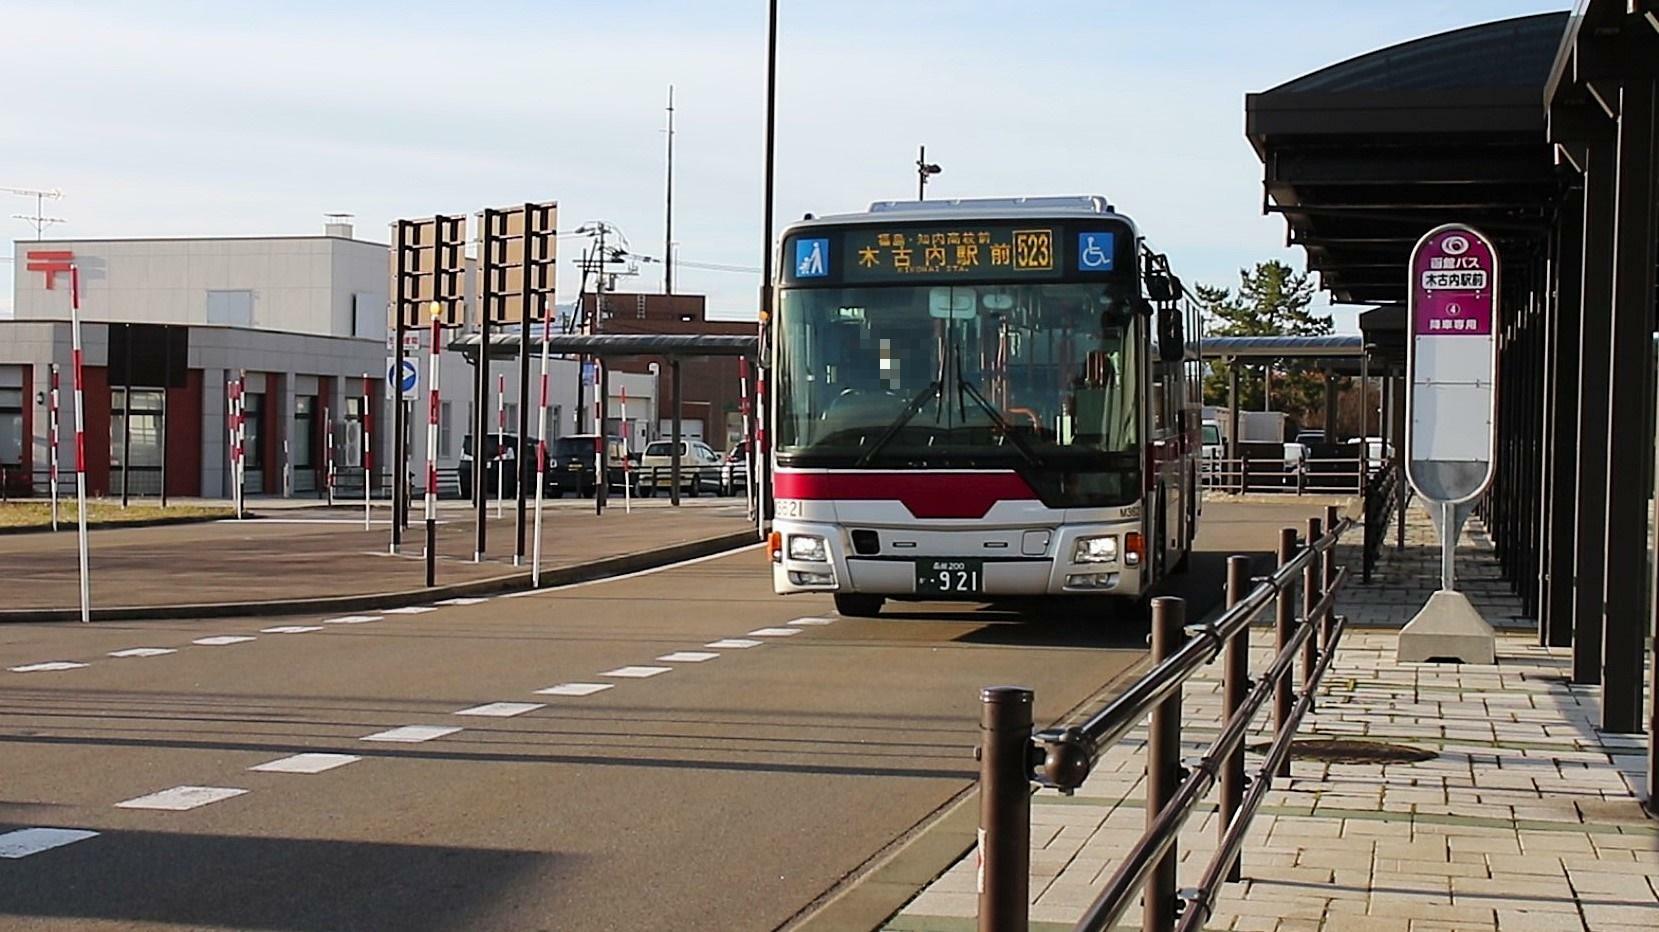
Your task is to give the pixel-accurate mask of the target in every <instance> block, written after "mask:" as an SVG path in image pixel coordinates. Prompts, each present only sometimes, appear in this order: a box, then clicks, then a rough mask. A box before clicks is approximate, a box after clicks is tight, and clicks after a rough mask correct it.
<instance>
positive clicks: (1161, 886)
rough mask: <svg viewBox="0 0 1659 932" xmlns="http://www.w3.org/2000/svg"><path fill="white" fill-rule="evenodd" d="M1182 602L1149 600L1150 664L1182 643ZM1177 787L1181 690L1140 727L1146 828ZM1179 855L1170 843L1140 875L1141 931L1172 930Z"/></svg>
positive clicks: (1176, 690)
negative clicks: (1143, 742) (1143, 743)
mask: <svg viewBox="0 0 1659 932" xmlns="http://www.w3.org/2000/svg"><path fill="white" fill-rule="evenodd" d="M1186 620H1187V612H1186V603H1185V602H1183V601H1182V600H1180V599H1177V598H1171V597H1169V596H1159V597H1158V598H1155V599H1153V600H1152V660H1153V662H1154V663H1162V662H1163V661H1164V660H1165V659H1167V658H1168V657H1169V656H1170V655H1171V654H1173V653H1175V652H1176V651H1177V650H1179V649H1180V647H1181V645H1182V644H1183V643H1184V642H1185V641H1186V639H1187V636H1186V633H1185V630H1184V629H1185V626H1186ZM1180 785H1181V690H1180V689H1179V688H1177V689H1175V690H1174V691H1173V692H1171V693H1170V694H1169V698H1167V699H1165V700H1164V701H1163V702H1160V703H1159V704H1158V705H1157V706H1155V707H1153V709H1152V718H1151V721H1150V722H1148V723H1147V727H1146V825H1147V828H1149V829H1150V828H1151V827H1152V826H1153V825H1155V824H1156V823H1157V821H1158V813H1159V812H1160V811H1162V810H1163V808H1164V807H1165V806H1167V805H1169V801H1170V799H1171V798H1173V797H1174V796H1175V791H1176V790H1177V789H1178V788H1179V787H1180ZM1179 861H1180V852H1179V850H1178V849H1177V847H1176V843H1175V842H1173V841H1172V842H1170V845H1169V850H1168V851H1167V852H1165V853H1164V856H1163V859H1162V860H1160V861H1158V863H1156V864H1154V865H1153V866H1152V867H1151V868H1150V869H1148V870H1147V872H1146V886H1145V887H1144V888H1142V892H1141V930H1142V932H1163V930H1166V929H1172V928H1174V927H1175V865H1176V864H1177V863H1179Z"/></svg>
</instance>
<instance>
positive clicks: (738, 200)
mask: <svg viewBox="0 0 1659 932" xmlns="http://www.w3.org/2000/svg"><path fill="white" fill-rule="evenodd" d="M780 6H781V8H782V12H781V16H780V26H779V78H778V93H779V119H778V153H777V156H778V176H777V205H778V209H777V217H778V222H779V225H780V226H781V225H782V224H783V223H785V222H787V221H788V220H790V219H793V218H797V217H799V216H800V215H801V214H802V213H803V212H806V211H812V212H815V213H830V212H838V211H845V210H849V209H857V208H860V207H862V206H863V205H864V204H866V203H867V202H869V201H871V200H874V199H881V198H891V197H908V196H911V195H912V194H913V193H914V187H915V174H914V166H913V163H914V160H915V158H916V146H917V145H918V144H926V145H927V147H928V156H929V160H930V161H935V162H938V163H940V164H941V165H943V167H944V173H943V174H941V175H939V176H938V177H937V178H936V179H935V180H934V182H933V183H932V184H931V185H930V186H929V193H930V195H931V196H937V197H956V196H961V197H968V196H981V195H1013V194H1078V193H1091V194H1094V193H1097V194H1104V195H1106V196H1107V197H1109V198H1110V199H1111V200H1112V201H1113V202H1114V203H1116V204H1117V206H1118V207H1119V208H1120V209H1121V210H1123V211H1124V212H1125V213H1128V214H1130V215H1131V216H1134V217H1135V218H1136V219H1137V221H1138V222H1139V223H1140V225H1141V227H1142V230H1143V231H1144V232H1145V233H1146V234H1147V235H1148V237H1149V238H1150V239H1151V240H1152V241H1153V243H1154V245H1155V246H1157V248H1160V249H1162V250H1164V251H1167V252H1168V253H1169V254H1170V256H1171V258H1172V260H1173V261H1174V263H1175V266H1176V270H1177V272H1178V273H1179V274H1181V275H1182V276H1183V277H1184V278H1185V279H1186V280H1187V281H1188V282H1189V283H1192V282H1197V281H1202V282H1206V283H1211V284H1227V285H1231V284H1234V283H1235V282H1236V279H1237V272H1238V269H1239V268H1240V267H1242V266H1245V265H1248V264H1251V263H1253V262H1256V261H1259V260H1263V259H1268V258H1274V257H1278V258H1282V259H1285V260H1286V261H1288V262H1291V263H1292V264H1293V265H1294V266H1296V267H1297V268H1301V267H1302V265H1303V263H1304V258H1303V256H1302V254H1301V252H1300V250H1287V249H1285V248H1284V226H1283V222H1282V221H1281V220H1280V219H1279V218H1277V217H1264V216H1262V215H1261V212H1260V201H1261V176H1262V170H1261V164H1260V162H1259V161H1257V159H1256V157H1255V155H1254V153H1253V151H1252V150H1251V149H1250V146H1249V145H1248V143H1247V142H1246V141H1245V139H1244V135H1243V126H1244V95H1245V94H1246V93H1247V92H1250V91H1258V90H1265V89H1267V88H1269V87H1272V86H1274V85H1276V84H1279V83H1281V82H1283V81H1286V80H1289V79H1291V78H1293V77H1296V76H1297V75H1300V74H1303V73H1305V72H1307V71H1311V70H1314V69H1316V68H1319V67H1322V66H1324V65H1327V64H1330V63H1333V62H1336V61H1340V60H1342V59H1344V58H1348V57H1351V56H1353V55H1356V54H1360V53H1363V52H1366V51H1370V50H1372V49H1376V48H1380V47H1382V46H1385V45H1389V44H1392V43H1395V42H1399V41H1403V40H1406V39H1411V38H1415V37H1418V36H1423V35H1428V34H1432V33H1435V32H1440V31H1443V30H1446V29H1451V28H1455V27H1458V26H1465V25H1470V24H1473V23H1478V22H1483V21H1487V20H1491V19H1499V18H1504V17H1509V16H1518V15H1524V14H1528V13H1537V12H1543V11H1547V10H1559V9H1566V8H1567V7H1568V6H1569V3H1568V0H1459V2H1458V3H1455V4H1454V3H1445V2H1443V0H1441V2H1428V0H1390V2H1386V3H1383V2H1373V0H1366V2H1363V3H1360V2H1352V0H1349V2H1339V3H1332V2H1329V0H1324V2H1302V0H1281V2H1272V3H1267V2H1255V3H1240V2H1236V0H1235V2H1209V0H1189V2H1186V3H1172V2H1145V0H1134V2H1128V0H1094V2H1082V0H1079V2H1072V0H1040V2H1030V3H1025V4H1012V3H1006V2H990V0H986V2H974V0H960V2H958V3H956V4H944V3H937V2H922V0H914V2H906V0H888V2H879V0H837V2H827V0H821V2H815V3H814V2H805V0H782V2H781V3H780ZM4 7H5V9H4V11H3V16H0V22H4V23H5V24H6V26H5V29H4V30H0V84H3V86H5V87H8V88H11V89H12V94H10V95H9V97H8V100H7V103H6V105H5V112H6V118H5V119H4V120H0V152H3V153H5V157H4V158H3V159H0V185H6V186H15V187H29V188H60V189H62V190H63V192H64V194H65V196H64V198H63V199H62V200H59V201H56V202H48V213H49V214H53V215H56V216H61V217H64V218H65V219H66V220H67V221H68V222H67V223H64V224H61V225H57V226H54V227H52V228H51V229H50V230H49V232H48V235H57V236H63V237H96V236H165V235H194V234H201V235H232V234H243V235H246V234H261V233H307V232H311V231H314V230H320V225H321V223H322V222H323V221H322V214H323V213H324V212H327V211H345V212H350V213H354V214H356V215H357V224H358V231H359V235H360V236H362V237H364V238H372V239H377V240H381V241H384V239H385V229H386V224H387V222H388V221H390V220H392V219H395V218H397V217H400V216H423V215H430V214H432V213H435V212H445V213H460V212H471V211H475V210H477V209H479V208H481V207H484V206H493V205H504V204H510V203H514V202H522V201H524V200H544V199H554V200H558V201H559V202H560V227H561V228H562V229H567V230H568V229H573V228H574V227H576V226H577V225H578V224H579V223H581V222H583V221H586V220H591V219H595V218H602V219H605V220H608V221H611V222H612V223H615V224H616V225H618V226H619V227H621V229H622V230H623V231H624V232H625V233H626V234H627V235H628V238H629V240H630V242H631V244H632V246H633V248H634V250H635V251H636V252H638V253H642V254H646V255H651V256H659V255H661V253H662V240H663V219H662V210H663V204H662V196H663V190H662V188H663V158H664V153H663V142H664V136H663V133H662V125H663V112H662V108H663V104H664V97H665V94H666V88H667V86H668V85H669V84H670V83H673V84H674V85H675V86H676V92H675V93H676V104H677V107H678V130H679V132H678V134H677V136H676V154H675V167H676V172H675V174H676V182H675V231H674V238H675V241H676V243H677V244H678V254H679V255H680V257H681V258H682V259H683V260H688V261H691V262H701V263H711V264H720V265H730V266H742V267H750V268H753V267H758V266H759V264H760V254H761V252H760V251H761V245H760V220H761V165H762V161H761V139H762V117H763V100H764V96H763V95H764V77H765V73H764V64H765V63H764V53H765V15H766V13H765V7H766V4H765V3H764V0H750V2H744V3H731V2H715V0H703V2H696V3H684V2H681V3H669V2H651V0H632V2H630V0H613V2H608V3H596V2H576V0H546V2H540V3H523V2H515V3H482V4H476V5H473V6H470V7H467V6H463V5H462V4H456V3H446V4H429V3H421V2H399V3H382V2H356V3H340V2H334V3H319V2H310V0H303V2H285V3H279V4H266V5H260V6H258V7H255V6H253V5H248V4H240V3H236V4H227V3H183V2H163V0H151V2H146V3H142V4H134V3H94V2H74V0H51V2H27V0H25V2H15V0H7V2H5V3H4ZM0 206H4V207H6V208H8V209H7V210H4V211H0V217H4V218H5V219H4V220H3V221H0V222H4V223H5V224H6V227H5V229H6V232H7V238H8V239H11V238H16V239H30V238H32V237H33V232H32V230H31V229H30V227H29V226H28V225H27V224H26V223H24V222H23V221H20V220H12V219H10V218H9V215H11V214H13V213H25V212H28V211H30V210H32V208H33V202H32V201H25V200H23V199H21V198H11V197H6V198H4V199H3V203H0ZM565 243H566V244H569V245H570V246H571V247H574V245H575V243H574V241H571V240H566V241H565ZM573 252H574V249H573V248H572V249H571V253H569V254H573ZM8 253H9V251H8ZM11 272H12V270H11V264H10V263H0V315H3V314H5V313H7V312H9V308H10V304H11ZM641 273H642V274H641V276H640V278H639V279H638V282H637V285H638V286H639V287H641V288H644V289H656V288H659V287H660V286H661V268H660V266H654V265H645V266H642V267H641ZM559 284H560V292H561V300H568V299H569V298H570V296H571V294H572V292H573V291H574V288H575V285H576V275H575V274H574V270H573V268H572V267H571V266H570V264H569V263H568V262H566V263H562V265H561V268H560V270H559ZM677 285H678V288H679V290H695V291H702V292H705V293H707V294H708V295H709V296H710V307H711V309H712V310H713V311H714V312H716V313H719V314H721V315H722V316H744V315H752V313H753V304H754V300H755V295H756V293H757V290H758V286H759V277H758V275H754V274H743V273H733V272H720V271H712V270H696V269H691V268H683V269H682V270H681V271H680V272H679V274H678V275H677ZM1336 314H1337V322H1338V326H1339V328H1340V329H1351V328H1352V326H1353V323H1352V321H1353V314H1352V312H1351V311H1345V310H1343V309H1340V308H1338V309H1336Z"/></svg>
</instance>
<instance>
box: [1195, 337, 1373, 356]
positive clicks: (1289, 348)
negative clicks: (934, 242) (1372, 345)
mask: <svg viewBox="0 0 1659 932" xmlns="http://www.w3.org/2000/svg"><path fill="white" fill-rule="evenodd" d="M1201 350H1202V353H1203V355H1204V358H1205V359H1327V358H1331V357H1341V358H1349V359H1352V358H1358V357H1360V356H1364V355H1365V339H1364V338H1363V337H1360V336H1356V335H1353V334H1345V333H1338V334H1330V335H1327V336H1306V337H1296V336H1289V337H1205V338H1204V342H1203V344H1202V346H1201Z"/></svg>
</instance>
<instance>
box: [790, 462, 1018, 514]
mask: <svg viewBox="0 0 1659 932" xmlns="http://www.w3.org/2000/svg"><path fill="white" fill-rule="evenodd" d="M773 483H774V485H775V488H776V493H775V494H776V495H777V497H778V498H794V499H803V500H806V501H861V502H870V501H898V502H900V503H902V504H903V505H904V507H905V508H906V509H907V510H908V511H909V512H910V513H911V515H913V516H915V517H917V518H983V517H985V515H986V514H987V513H988V512H989V511H990V510H991V508H992V506H994V505H996V503H997V502H1008V501H1035V500H1036V499H1037V493H1036V492H1033V491H1032V490H1031V486H1029V485H1027V484H1026V481H1025V480H1024V479H1022V478H1020V476H1019V474H1018V473H1012V472H985V473H927V472H886V473H837V472H827V473H783V472H780V473H778V474H777V475H776V476H774V477H773Z"/></svg>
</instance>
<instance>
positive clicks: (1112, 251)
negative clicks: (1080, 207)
mask: <svg viewBox="0 0 1659 932" xmlns="http://www.w3.org/2000/svg"><path fill="white" fill-rule="evenodd" d="M1116 255H1117V234H1115V233H1112V232H1109V231H1107V232H1100V233H1079V234H1077V270H1078V271H1079V272H1110V271H1111V270H1112V265H1113V262H1114V261H1115V257H1116Z"/></svg>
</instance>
